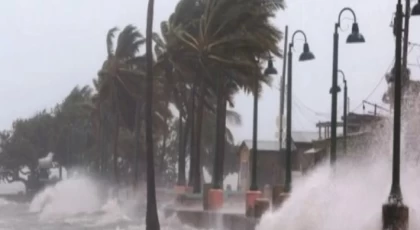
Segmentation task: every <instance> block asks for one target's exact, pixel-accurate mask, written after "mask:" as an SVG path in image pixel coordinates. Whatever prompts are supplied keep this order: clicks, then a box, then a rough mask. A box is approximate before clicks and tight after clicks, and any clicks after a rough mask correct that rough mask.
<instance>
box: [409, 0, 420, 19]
mask: <svg viewBox="0 0 420 230" xmlns="http://www.w3.org/2000/svg"><path fill="white" fill-rule="evenodd" d="M411 15H412V16H420V0H418V1H417V4H416V5H415V6H414V7H413V10H412V11H411Z"/></svg>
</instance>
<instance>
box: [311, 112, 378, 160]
mask: <svg viewBox="0 0 420 230" xmlns="http://www.w3.org/2000/svg"><path fill="white" fill-rule="evenodd" d="M385 122H386V117H384V116H381V115H372V114H357V113H349V114H348V115H347V127H348V128H347V153H349V152H350V153H360V152H363V151H364V150H365V149H366V146H369V145H372V144H373V143H374V141H375V139H374V137H375V132H376V131H379V130H381V128H383V127H384V126H385ZM337 123H338V125H337V127H342V126H343V123H342V122H337ZM330 126H331V124H330V122H320V123H318V124H317V128H319V134H320V137H321V134H322V133H325V134H326V135H324V136H322V138H319V139H318V140H314V141H313V143H312V144H313V146H314V149H316V151H315V153H314V154H312V155H311V156H313V157H314V158H313V159H311V160H313V163H312V164H313V165H314V164H317V163H318V162H319V161H320V160H322V159H324V157H327V156H329V154H330V143H331V137H330V135H329V129H330ZM322 129H324V132H322ZM325 130H328V131H325ZM343 154H344V136H343V134H342V132H341V133H339V134H338V135H337V156H338V157H340V156H342V155H343Z"/></svg>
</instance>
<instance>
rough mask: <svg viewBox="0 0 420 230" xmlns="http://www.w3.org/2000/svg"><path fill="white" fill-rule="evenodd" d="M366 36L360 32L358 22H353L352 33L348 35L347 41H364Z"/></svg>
mask: <svg viewBox="0 0 420 230" xmlns="http://www.w3.org/2000/svg"><path fill="white" fill-rule="evenodd" d="M364 42H365V38H364V37H363V35H362V34H361V33H359V25H358V24H357V22H354V23H353V26H352V27H351V34H350V35H349V36H348V37H347V43H364Z"/></svg>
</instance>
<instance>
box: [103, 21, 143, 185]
mask: <svg viewBox="0 0 420 230" xmlns="http://www.w3.org/2000/svg"><path fill="white" fill-rule="evenodd" d="M116 31H117V28H112V29H110V30H109V31H108V34H107V38H106V43H107V53H108V58H107V60H106V61H105V62H104V64H103V66H102V69H101V70H100V71H99V73H98V75H99V80H98V82H100V88H99V92H98V99H99V101H100V103H101V104H103V102H105V103H107V104H110V106H111V110H112V121H113V122H112V123H113V124H114V128H113V134H114V137H113V152H114V154H113V168H114V176H115V181H116V182H117V183H118V180H119V176H118V165H117V163H118V134H119V128H120V120H121V119H122V120H123V121H124V122H125V124H126V126H127V127H128V128H132V127H133V126H134V125H133V119H129V117H130V116H133V115H131V114H134V111H133V108H134V104H135V101H134V99H133V98H135V96H136V89H135V88H134V89H133V86H132V85H133V84H132V82H138V79H139V76H140V75H141V74H142V73H141V72H139V70H138V69H133V68H132V63H133V62H134V61H135V60H136V59H137V57H136V54H137V52H138V50H139V47H140V45H142V44H143V43H144V39H143V37H142V35H141V34H140V33H139V32H138V31H137V29H136V28H135V27H134V26H132V25H128V26H126V27H125V28H124V29H123V31H122V32H121V33H120V35H119V36H118V39H117V47H116V49H115V52H114V50H113V38H114V34H115V32H116ZM120 115H122V117H121V116H120Z"/></svg>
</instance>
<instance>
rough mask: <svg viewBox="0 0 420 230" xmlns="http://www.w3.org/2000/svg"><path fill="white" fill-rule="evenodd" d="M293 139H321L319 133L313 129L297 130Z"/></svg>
mask: <svg viewBox="0 0 420 230" xmlns="http://www.w3.org/2000/svg"><path fill="white" fill-rule="evenodd" d="M292 139H293V141H294V142H296V143H312V141H314V140H318V139H319V133H318V132H311V131H296V132H292Z"/></svg>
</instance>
